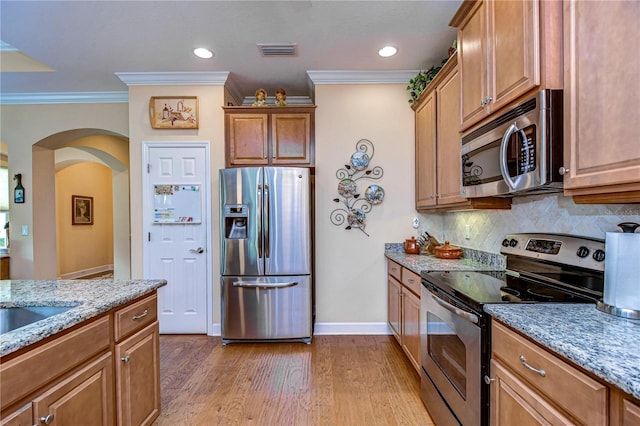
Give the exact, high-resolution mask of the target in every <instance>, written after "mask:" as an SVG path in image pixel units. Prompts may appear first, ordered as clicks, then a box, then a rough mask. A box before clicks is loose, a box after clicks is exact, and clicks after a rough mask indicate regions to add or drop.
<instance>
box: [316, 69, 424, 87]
mask: <svg viewBox="0 0 640 426" xmlns="http://www.w3.org/2000/svg"><path fill="white" fill-rule="evenodd" d="M418 72H419V70H399V71H316V70H309V71H307V75H308V76H309V78H310V79H311V81H312V82H313V84H397V83H401V84H404V83H407V82H408V81H409V80H410V79H412V78H413V77H415V75H416V74H418Z"/></svg>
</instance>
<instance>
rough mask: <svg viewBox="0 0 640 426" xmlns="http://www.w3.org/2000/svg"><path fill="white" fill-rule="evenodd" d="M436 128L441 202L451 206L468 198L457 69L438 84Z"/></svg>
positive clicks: (439, 196) (439, 200)
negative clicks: (464, 186)
mask: <svg viewBox="0 0 640 426" xmlns="http://www.w3.org/2000/svg"><path fill="white" fill-rule="evenodd" d="M435 92H436V99H437V102H436V111H437V114H436V116H437V117H436V129H437V133H438V144H437V152H436V157H437V164H438V168H437V172H436V174H437V176H436V179H437V182H438V204H439V205H447V204H455V203H461V202H464V201H465V198H463V197H462V196H461V195H460V182H461V180H462V178H461V175H462V170H461V164H462V163H461V160H460V133H459V132H458V120H459V117H460V73H459V72H458V70H457V68H454V69H453V70H452V71H450V72H449V73H448V74H447V75H445V76H444V79H443V80H442V82H441V83H440V84H439V85H438V86H437V87H436V90H435Z"/></svg>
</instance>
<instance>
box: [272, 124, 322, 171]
mask: <svg viewBox="0 0 640 426" xmlns="http://www.w3.org/2000/svg"><path fill="white" fill-rule="evenodd" d="M311 160H312V159H311V114H279V113H278V114H271V163H272V164H307V165H309V164H311Z"/></svg>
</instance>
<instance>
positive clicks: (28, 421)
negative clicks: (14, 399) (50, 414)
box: [0, 403, 34, 426]
mask: <svg viewBox="0 0 640 426" xmlns="http://www.w3.org/2000/svg"><path fill="white" fill-rule="evenodd" d="M33 424H34V423H33V408H32V406H31V403H29V404H27V405H25V406H24V407H21V408H19V409H17V410H16V411H14V412H13V413H11V414H8V415H6V416H4V417H2V420H0V426H31V425H33Z"/></svg>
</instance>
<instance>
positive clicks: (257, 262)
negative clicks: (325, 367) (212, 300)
mask: <svg viewBox="0 0 640 426" xmlns="http://www.w3.org/2000/svg"><path fill="white" fill-rule="evenodd" d="M220 242H221V247H220V255H221V266H220V268H221V278H220V286H221V302H222V343H224V344H227V343H231V342H235V341H278V340H300V341H304V342H307V343H309V342H311V337H312V328H313V312H312V304H313V302H312V301H313V281H312V273H311V271H312V261H311V182H310V175H309V169H306V168H297V167H240V168H230V169H222V170H220Z"/></svg>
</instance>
